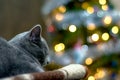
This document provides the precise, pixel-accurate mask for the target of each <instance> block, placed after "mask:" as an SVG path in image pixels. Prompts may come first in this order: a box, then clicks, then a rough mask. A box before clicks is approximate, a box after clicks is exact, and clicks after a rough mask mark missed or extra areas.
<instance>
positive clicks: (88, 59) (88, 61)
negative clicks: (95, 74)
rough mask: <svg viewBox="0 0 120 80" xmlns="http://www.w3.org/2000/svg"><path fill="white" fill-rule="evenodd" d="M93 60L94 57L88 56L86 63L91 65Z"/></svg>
mask: <svg viewBox="0 0 120 80" xmlns="http://www.w3.org/2000/svg"><path fill="white" fill-rule="evenodd" d="M92 62H93V59H92V58H87V59H86V60H85V63H86V64H87V65H91V64H92Z"/></svg>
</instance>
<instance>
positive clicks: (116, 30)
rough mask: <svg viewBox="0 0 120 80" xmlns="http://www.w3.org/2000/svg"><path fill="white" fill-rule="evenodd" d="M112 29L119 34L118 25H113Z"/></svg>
mask: <svg viewBox="0 0 120 80" xmlns="http://www.w3.org/2000/svg"><path fill="white" fill-rule="evenodd" d="M111 31H112V33H113V34H117V33H118V32H119V28H118V26H113V28H112V30H111Z"/></svg>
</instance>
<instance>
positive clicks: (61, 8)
mask: <svg viewBox="0 0 120 80" xmlns="http://www.w3.org/2000/svg"><path fill="white" fill-rule="evenodd" d="M58 10H59V11H60V12H62V13H65V12H66V7H65V6H60V7H59V8H58Z"/></svg>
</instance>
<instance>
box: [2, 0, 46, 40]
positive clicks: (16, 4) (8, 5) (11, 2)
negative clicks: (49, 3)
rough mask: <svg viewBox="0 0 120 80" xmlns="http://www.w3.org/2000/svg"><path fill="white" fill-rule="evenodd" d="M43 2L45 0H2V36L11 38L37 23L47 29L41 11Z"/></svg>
mask: <svg viewBox="0 0 120 80" xmlns="http://www.w3.org/2000/svg"><path fill="white" fill-rule="evenodd" d="M43 3H44V0H43V1H42V0H0V36H1V37H4V38H6V39H7V40H9V39H11V38H12V37H13V36H15V35H16V34H18V33H20V32H23V31H26V30H29V29H30V28H32V27H33V26H34V25H36V24H41V26H42V28H43V30H46V29H45V25H44V22H43V19H42V15H41V12H40V9H41V6H42V5H43ZM45 32H46V31H43V33H42V34H43V35H44V36H45Z"/></svg>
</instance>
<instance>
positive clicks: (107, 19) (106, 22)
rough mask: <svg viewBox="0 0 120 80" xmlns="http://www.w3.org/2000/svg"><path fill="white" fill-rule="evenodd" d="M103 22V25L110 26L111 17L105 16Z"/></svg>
mask: <svg viewBox="0 0 120 80" xmlns="http://www.w3.org/2000/svg"><path fill="white" fill-rule="evenodd" d="M103 21H104V23H105V24H110V23H111V22H112V17H111V16H105V18H104V20H103Z"/></svg>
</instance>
